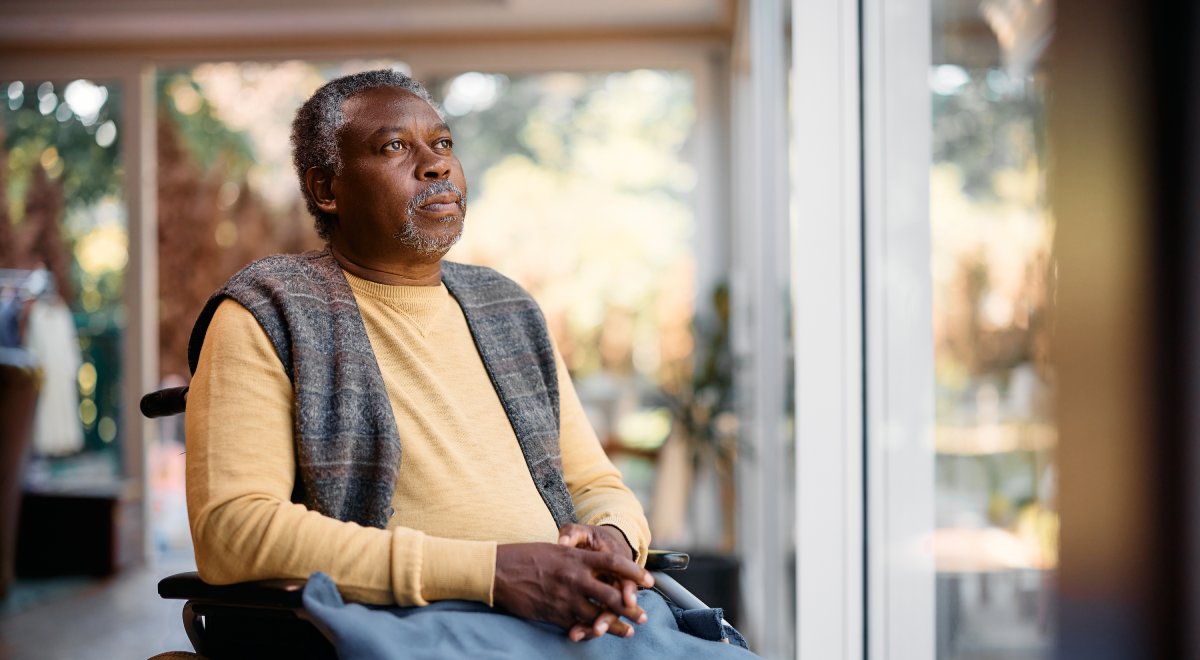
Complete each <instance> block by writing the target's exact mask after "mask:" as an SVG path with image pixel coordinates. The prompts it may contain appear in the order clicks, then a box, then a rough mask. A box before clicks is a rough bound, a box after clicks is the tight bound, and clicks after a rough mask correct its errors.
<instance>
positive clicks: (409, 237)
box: [332, 87, 467, 260]
mask: <svg viewBox="0 0 1200 660" xmlns="http://www.w3.org/2000/svg"><path fill="white" fill-rule="evenodd" d="M342 113H343V116H344V117H345V119H346V123H345V124H344V125H343V127H342V131H341V132H340V133H339V136H338V148H339V149H340V152H341V157H342V171H341V172H340V173H339V174H337V175H336V176H335V177H334V178H333V182H332V188H333V197H334V199H335V200H336V203H337V211H336V213H337V216H338V222H337V227H336V228H335V229H334V237H335V240H337V241H339V242H340V243H341V246H342V248H343V249H345V250H347V251H349V252H350V253H351V255H355V256H359V257H362V258H366V259H372V260H373V259H377V258H382V259H388V258H389V257H391V258H394V257H395V256H396V253H397V249H399V250H402V251H404V252H408V253H417V254H419V255H436V256H438V257H440V256H441V255H442V254H445V252H446V251H447V250H449V249H450V247H451V246H452V245H454V243H455V242H456V241H457V240H458V238H459V236H460V235H461V234H462V230H463V220H464V216H465V214H466V190H467V182H466V179H465V178H464V176H463V171H462V165H461V164H460V163H459V162H458V158H457V157H455V155H454V151H453V142H452V141H451V138H450V129H449V127H447V126H446V124H445V122H443V121H442V120H441V118H440V117H438V115H437V112H435V111H434V109H433V108H432V107H430V105H429V104H428V103H426V102H425V101H424V100H422V99H421V98H420V97H418V96H417V95H416V94H413V93H412V92H409V91H407V90H404V89H398V88H395V87H377V88H374V89H369V90H366V91H364V92H361V93H359V94H357V95H355V96H353V97H351V98H349V99H347V100H346V102H345V103H344V104H343V106H342Z"/></svg>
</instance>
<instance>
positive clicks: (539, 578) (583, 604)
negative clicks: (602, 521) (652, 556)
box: [493, 523, 654, 642]
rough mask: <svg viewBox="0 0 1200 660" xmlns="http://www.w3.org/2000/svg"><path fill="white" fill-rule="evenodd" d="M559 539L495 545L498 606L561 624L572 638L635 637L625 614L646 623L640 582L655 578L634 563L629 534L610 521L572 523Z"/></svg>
mask: <svg viewBox="0 0 1200 660" xmlns="http://www.w3.org/2000/svg"><path fill="white" fill-rule="evenodd" d="M558 536H559V538H558V543H557V544H552V543H510V544H504V545H500V546H498V547H497V548H496V578H495V587H494V593H493V601H494V602H495V604H496V606H497V607H499V608H501V609H503V610H505V611H507V612H509V613H510V614H515V615H517V616H520V617H524V618H527V619H536V620H538V621H546V622H548V623H552V624H555V625H558V626H561V627H562V628H563V629H564V630H566V631H567V636H568V637H569V638H570V639H571V641H575V642H578V641H582V640H584V639H590V638H592V637H599V636H601V635H604V634H605V633H609V634H612V635H617V636H619V637H631V636H632V635H633V627H632V626H630V625H629V624H627V623H626V622H624V621H622V620H621V618H620V617H622V616H623V617H625V618H627V619H629V620H630V621H634V622H637V623H645V622H646V612H645V611H643V610H642V608H641V607H639V606H638V604H637V589H638V586H643V587H652V586H654V578H653V577H652V576H651V575H650V573H648V572H647V571H646V569H644V568H642V567H641V566H638V565H637V563H636V562H634V561H633V550H632V548H630V547H629V543H628V542H627V541H626V540H625V535H624V534H622V533H621V531H620V530H618V529H617V528H615V527H610V526H607V525H599V526H596V525H579V524H576V523H567V524H566V525H563V526H562V528H560V529H559V531H558Z"/></svg>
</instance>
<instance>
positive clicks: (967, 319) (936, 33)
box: [929, 0, 1058, 660]
mask: <svg viewBox="0 0 1200 660" xmlns="http://www.w3.org/2000/svg"><path fill="white" fill-rule="evenodd" d="M932 8H933V12H932V14H933V15H932V19H933V20H932V22H933V31H932V54H933V59H932V62H931V67H930V70H929V94H930V96H931V101H932V129H933V135H932V156H933V163H932V168H931V170H930V221H931V229H932V248H933V253H932V275H933V313H934V315H933V330H934V338H933V340H934V372H935V379H936V431H935V448H936V459H935V460H936V465H935V470H936V494H935V508H936V514H935V515H936V530H935V532H934V544H933V548H934V557H935V563H936V566H937V624H936V625H937V657H938V658H941V659H946V660H950V659H953V660H967V659H974V658H1042V657H1049V656H1050V653H1051V650H1052V649H1051V640H1052V639H1053V626H1054V621H1053V612H1054V592H1053V577H1054V571H1055V568H1056V566H1057V562H1058V552H1057V550H1058V543H1057V540H1058V514H1057V511H1056V505H1055V473H1056V471H1055V445H1056V439H1057V434H1056V429H1055V425H1054V421H1053V420H1054V417H1053V414H1054V394H1055V379H1054V373H1053V372H1052V370H1051V369H1050V366H1049V360H1048V358H1049V345H1050V338H1051V335H1052V332H1053V325H1052V321H1051V311H1052V306H1053V301H1054V254H1053V239H1054V219H1053V218H1052V217H1051V215H1050V212H1049V210H1048V204H1047V200H1046V170H1047V162H1046V143H1047V135H1046V121H1045V120H1046V102H1047V76H1046V73H1045V70H1044V67H1045V58H1044V56H1043V53H1044V51H1045V46H1046V43H1047V42H1048V41H1049V38H1050V33H1051V28H1052V5H1051V3H1050V2H1049V1H1048V0H1042V1H1037V0H1011V1H1007V2H1000V1H996V0H984V2H977V1H971V2H965V1H963V0H934V1H933V7H932Z"/></svg>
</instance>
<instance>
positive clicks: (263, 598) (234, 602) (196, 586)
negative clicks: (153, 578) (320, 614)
mask: <svg viewBox="0 0 1200 660" xmlns="http://www.w3.org/2000/svg"><path fill="white" fill-rule="evenodd" d="M306 583H307V580H260V581H257V582H240V583H238V584H220V585H217V584H209V583H207V582H205V581H204V580H201V579H200V575H199V574H197V573H196V572H195V571H190V572H188V573H178V574H176V575H172V576H170V577H165V578H163V579H162V580H159V582H158V595H159V596H161V597H163V598H170V599H175V600H187V601H191V602H193V603H213V604H220V605H229V606H236V607H261V608H270V609H299V608H301V607H303V598H302V596H303V591H304V585H305V584H306Z"/></svg>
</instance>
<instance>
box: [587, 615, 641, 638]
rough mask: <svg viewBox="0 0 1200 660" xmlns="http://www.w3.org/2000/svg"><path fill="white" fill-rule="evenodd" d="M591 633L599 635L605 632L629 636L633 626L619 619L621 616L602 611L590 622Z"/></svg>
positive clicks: (631, 633)
mask: <svg viewBox="0 0 1200 660" xmlns="http://www.w3.org/2000/svg"><path fill="white" fill-rule="evenodd" d="M591 632H592V634H593V635H595V636H596V637H600V636H601V635H604V634H605V633H607V634H610V635H616V636H617V637H629V636H631V635H633V628H632V627H630V626H629V624H627V623H625V622H624V621H622V620H621V617H619V616H617V615H616V614H613V613H612V612H602V613H601V614H600V616H598V617H596V621H595V622H594V623H593V624H592V631H591Z"/></svg>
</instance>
